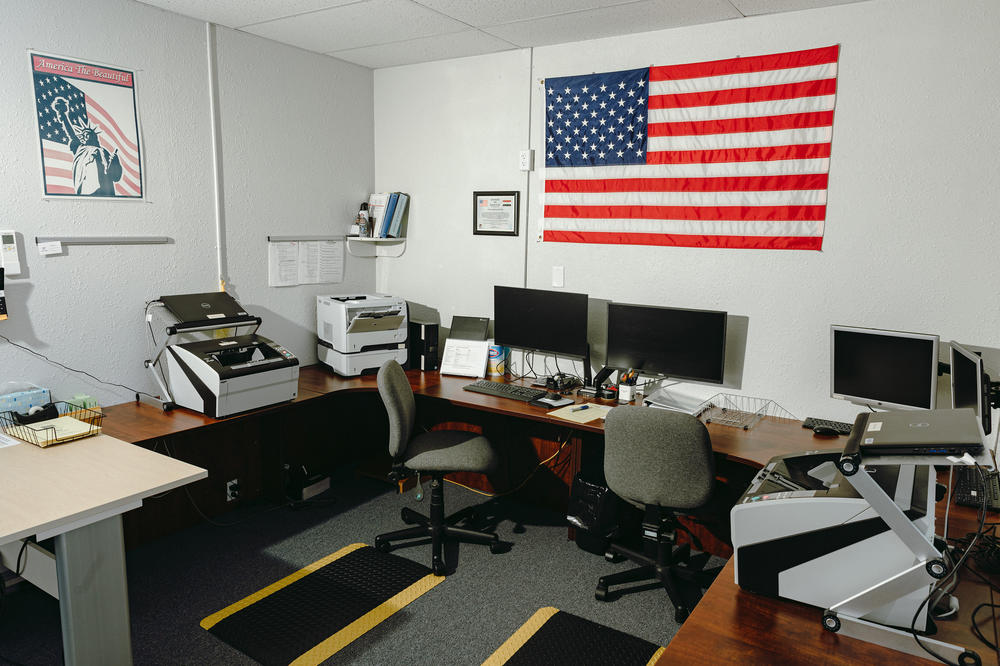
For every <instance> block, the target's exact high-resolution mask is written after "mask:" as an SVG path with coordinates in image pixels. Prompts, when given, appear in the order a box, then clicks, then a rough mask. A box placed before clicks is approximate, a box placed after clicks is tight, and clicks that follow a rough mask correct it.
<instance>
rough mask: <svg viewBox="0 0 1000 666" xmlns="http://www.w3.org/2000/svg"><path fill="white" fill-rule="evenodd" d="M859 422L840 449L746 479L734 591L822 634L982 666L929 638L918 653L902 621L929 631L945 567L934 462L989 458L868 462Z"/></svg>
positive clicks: (737, 518) (924, 414) (985, 456)
mask: <svg viewBox="0 0 1000 666" xmlns="http://www.w3.org/2000/svg"><path fill="white" fill-rule="evenodd" d="M966 411H968V412H969V414H968V419H969V420H970V422H972V424H973V425H975V423H974V419H975V416H974V414H973V413H972V410H966ZM907 414H913V418H912V419H910V420H914V421H916V422H920V425H927V424H928V422H931V421H933V420H934V419H935V418H936V415H934V414H933V412H932V410H916V411H914V412H907ZM861 416H867V415H864V414H863V415H861ZM863 421H864V419H862V418H861V417H860V416H859V422H858V423H856V424H855V427H854V431H853V432H852V435H851V438H850V439H849V440H848V442H847V446H846V447H845V448H844V449H843V450H830V451H806V452H803V453H798V454H792V455H785V456H778V457H776V458H772V459H771V460H770V461H768V463H767V465H765V466H764V469H762V470H761V471H760V472H758V474H757V475H756V476H755V477H754V479H753V481H752V482H751V484H750V486H749V488H748V489H747V491H746V492H745V493H744V494H743V496H742V497H741V498H740V500H739V501H738V502H737V503H736V505H735V506H734V507H733V509H732V512H731V513H730V521H731V528H732V542H733V550H734V554H733V558H734V564H735V571H736V583H737V584H738V585H739V586H740V587H741V588H742V589H744V590H747V591H749V592H754V593H757V594H763V595H766V596H769V597H780V598H784V599H791V600H794V601H800V602H804V603H807V604H811V605H813V606H818V607H820V608H823V609H824V614H823V628H824V629H826V630H828V631H831V632H838V633H841V634H844V635H846V636H851V637H853V638H858V639H861V640H865V641H869V642H872V643H878V644H880V645H884V646H886V647H890V648H892V649H895V650H899V651H901V652H906V653H908V654H913V655H917V656H929V655H928V653H927V652H925V651H924V647H927V648H930V649H931V650H933V651H934V652H935V653H937V654H940V655H943V656H944V657H945V658H947V659H949V660H950V662H949V663H962V664H971V663H980V662H979V661H978V655H976V654H975V653H974V652H971V651H969V650H967V649H965V648H964V647H962V646H958V645H953V644H949V643H945V642H943V641H940V640H936V639H934V638H932V637H930V636H927V635H923V636H921V637H920V644H919V645H918V643H917V642H916V640H915V639H914V635H913V633H912V632H911V625H912V627H913V630H915V631H916V632H919V633H921V634H923V633H924V632H929V630H930V629H931V628H932V627H933V624H932V621H931V620H930V618H929V616H928V613H929V612H930V609H931V608H932V607H933V606H934V605H935V603H936V602H940V600H941V599H940V597H943V593H942V592H940V591H935V588H936V587H937V586H938V584H939V583H943V582H946V581H945V580H944V579H946V578H948V577H949V576H950V575H951V574H952V573H953V567H954V564H953V562H952V560H951V559H950V558H949V557H948V555H947V554H946V553H945V551H946V549H947V548H946V544H945V542H944V541H942V540H941V539H938V538H936V536H935V532H934V522H935V520H934V512H935V481H936V480H935V474H934V465H945V466H951V465H962V464H974V463H975V464H979V465H980V466H982V467H984V468H992V467H993V463H992V461H991V460H990V459H989V452H988V451H978V452H976V451H972V452H969V453H965V454H964V455H963V456H962V457H961V458H959V457H957V456H953V455H951V456H949V455H943V454H935V455H930V454H921V455H917V454H907V455H884V454H883V455H871V454H865V453H864V450H863V448H862V447H863V444H862V445H861V446H859V441H860V440H861V439H862V438H864V437H866V436H867V435H868V434H870V433H866V429H865V428H864V426H863V423H862V422H863ZM866 441H867V440H866ZM931 450H933V449H931ZM973 453H975V455H972V454H973ZM932 592H934V594H932ZM956 607H957V606H956ZM921 645H922V646H924V647H921Z"/></svg>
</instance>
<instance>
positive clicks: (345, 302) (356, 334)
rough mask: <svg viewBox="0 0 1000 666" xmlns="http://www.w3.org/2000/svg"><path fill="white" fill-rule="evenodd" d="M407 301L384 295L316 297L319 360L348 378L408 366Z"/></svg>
mask: <svg viewBox="0 0 1000 666" xmlns="http://www.w3.org/2000/svg"><path fill="white" fill-rule="evenodd" d="M407 328H408V321H407V316H406V301H405V300H403V299H402V298H397V297H395V296H386V295H383V294H362V295H343V296H317V297H316V336H317V338H318V342H317V346H316V351H317V356H318V357H319V360H320V361H321V362H323V363H325V364H326V365H328V366H330V367H331V368H333V371H334V372H336V373H337V374H338V375H342V376H344V377H355V376H357V375H360V374H361V373H362V372H364V371H366V370H377V369H378V368H379V367H380V366H381V365H382V364H383V363H385V362H386V361H388V360H390V359H394V360H396V361H398V362H399V363H400V364H401V365H402V364H404V363H406V332H407Z"/></svg>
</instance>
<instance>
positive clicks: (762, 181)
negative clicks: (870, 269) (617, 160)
mask: <svg viewBox="0 0 1000 666" xmlns="http://www.w3.org/2000/svg"><path fill="white" fill-rule="evenodd" d="M828 180H829V176H828V175H827V174H825V173H807V174H796V175H787V176H725V177H718V178H598V179H594V180H547V181H545V191H546V192H553V193H555V192H559V193H573V192H582V193H600V192H768V191H776V190H825V189H826V185H827V181H828Z"/></svg>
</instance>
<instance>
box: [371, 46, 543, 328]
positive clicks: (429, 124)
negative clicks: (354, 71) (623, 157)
mask: <svg viewBox="0 0 1000 666" xmlns="http://www.w3.org/2000/svg"><path fill="white" fill-rule="evenodd" d="M528 67H529V53H528V52H527V51H511V52H505V53H498V54H493V55H485V56H477V57H473V58H461V59H457V60H446V61H443V62H438V63H428V64H420V65H411V66H408V67H393V68H390V69H379V70H376V71H375V188H376V189H377V190H379V191H399V192H407V193H409V194H410V204H409V206H410V213H409V222H408V229H407V241H406V253H405V254H404V255H403V256H402V257H401V258H399V259H379V260H378V261H379V267H378V272H379V275H378V287H379V290H380V291H381V292H384V293H390V294H394V295H399V296H403V297H405V298H406V299H408V300H410V301H414V302H416V303H420V304H423V305H427V306H430V307H433V308H437V309H438V310H439V311H440V313H441V323H442V324H443V325H445V326H449V325H450V323H451V317H452V316H453V315H456V314H458V315H470V316H471V315H475V316H488V315H490V314H492V311H493V285H494V284H505V285H512V286H520V285H521V284H522V283H523V280H524V260H525V243H524V238H525V237H524V234H523V233H522V234H521V235H520V236H518V237H516V238H515V237H509V236H473V235H472V207H473V206H472V193H473V192H474V191H477V190H479V191H489V190H497V191H514V190H517V191H520V192H521V193H522V196H523V194H524V191H525V183H526V178H525V174H524V173H522V172H520V171H518V169H517V154H518V151H519V150H522V149H524V148H525V147H526V146H527V144H528V115H527V113H526V111H525V110H526V109H527V107H528V94H529V87H528V83H529V82H528V76H529V69H528ZM524 219H525V217H524V201H523V200H522V202H521V227H522V228H523V226H524Z"/></svg>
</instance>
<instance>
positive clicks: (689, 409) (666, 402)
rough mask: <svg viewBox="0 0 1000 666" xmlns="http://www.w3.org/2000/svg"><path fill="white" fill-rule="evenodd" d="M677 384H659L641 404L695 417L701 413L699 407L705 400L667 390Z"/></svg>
mask: <svg viewBox="0 0 1000 666" xmlns="http://www.w3.org/2000/svg"><path fill="white" fill-rule="evenodd" d="M678 384H680V382H670V383H669V384H662V383H661V384H660V386H659V387H658V388H657V389H656V390H654V391H653V392H652V393H649V394H648V395H646V398H645V400H643V404H646V405H649V406H650V407H659V408H660V409H669V410H671V411H675V412H683V413H685V414H691V415H692V416H696V415H697V414H699V413H700V412H701V406H702V405H703V404H705V399H704V398H696V397H693V396H688V395H681V394H680V393H678V392H677V391H671V390H669V389H670V387H672V386H676V385H678Z"/></svg>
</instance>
